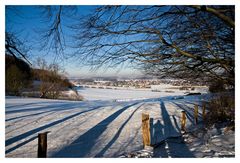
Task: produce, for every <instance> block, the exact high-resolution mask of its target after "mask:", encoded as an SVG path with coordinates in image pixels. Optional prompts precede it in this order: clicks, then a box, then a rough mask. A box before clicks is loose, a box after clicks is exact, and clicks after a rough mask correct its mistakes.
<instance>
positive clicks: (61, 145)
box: [5, 90, 207, 157]
mask: <svg viewBox="0 0 240 163" xmlns="http://www.w3.org/2000/svg"><path fill="white" fill-rule="evenodd" d="M89 91H90V93H89V94H91V91H93V90H89ZM106 91H107V92H106V93H108V94H105V95H106V98H105V99H104V100H100V99H98V100H93V99H92V100H89V101H61V100H47V99H37V98H19V97H6V119H5V122H6V123H5V125H6V126H5V137H6V141H5V144H6V149H5V152H6V157H37V135H38V133H42V132H46V131H50V133H49V134H48V157H119V156H122V155H124V154H126V153H131V152H133V151H139V150H142V149H143V143H142V135H141V134H142V130H141V116H142V113H149V114H150V117H151V118H153V123H152V129H151V133H152V135H153V136H154V139H152V143H158V142H161V141H163V140H165V139H166V138H169V137H176V136H179V135H180V117H181V111H182V110H185V111H186V112H187V128H189V129H190V128H193V105H194V103H196V104H198V103H199V101H201V100H204V98H206V97H207V96H205V95H203V96H185V97H183V96H176V95H178V94H177V93H175V94H171V95H174V96H166V94H162V96H161V95H159V96H155V95H154V96H152V97H154V98H150V97H151V95H150V96H149V95H148V94H147V93H146V92H145V93H144V92H142V93H140V94H141V96H138V95H137V94H138V93H136V92H138V91H136V92H135V96H134V95H131V96H132V97H133V98H132V99H131V98H130V99H129V97H130V96H129V94H128V91H126V92H125V95H124V93H123V94H122V95H121V96H120V94H121V93H119V94H118V95H119V96H117V94H113V92H111V91H113V90H106ZM94 93H96V92H92V94H94ZM101 93H102V92H101ZM111 93H112V94H111ZM160 93H161V92H160ZM144 95H145V96H144ZM164 95H165V96H164ZM89 96H90V95H89ZM109 97H114V98H115V100H112V99H113V98H109ZM116 97H118V99H117V98H116ZM123 97H125V98H123ZM140 97H141V98H140ZM179 97H181V98H179ZM106 99H108V100H106ZM109 99H110V100H109ZM199 109H200V110H199V112H200V114H201V107H200V108H199ZM200 114H199V115H200ZM200 120H201V119H200ZM184 149H185V150H186V151H188V152H189V153H190V154H191V155H190V156H192V157H195V156H198V155H196V154H195V153H194V151H193V152H192V151H190V150H189V149H190V147H188V146H187V145H184Z"/></svg>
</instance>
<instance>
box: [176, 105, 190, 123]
mask: <svg viewBox="0 0 240 163" xmlns="http://www.w3.org/2000/svg"><path fill="white" fill-rule="evenodd" d="M172 103H173V104H174V105H176V106H177V107H178V108H180V109H182V110H183V111H185V113H186V116H187V118H188V120H189V121H190V122H191V123H192V124H194V115H193V114H194V113H193V108H191V107H189V106H187V105H185V104H178V103H176V102H172Z"/></svg>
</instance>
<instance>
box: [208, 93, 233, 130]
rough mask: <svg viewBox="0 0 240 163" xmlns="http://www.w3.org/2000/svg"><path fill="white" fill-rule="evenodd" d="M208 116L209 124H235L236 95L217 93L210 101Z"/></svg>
mask: <svg viewBox="0 0 240 163" xmlns="http://www.w3.org/2000/svg"><path fill="white" fill-rule="evenodd" d="M207 109H208V111H209V112H208V113H207V116H206V120H207V124H208V126H210V125H212V124H215V123H219V122H227V123H229V124H230V125H233V126H234V122H235V98H234V95H229V94H228V95H216V96H215V97H213V98H212V99H211V100H210V101H209V103H208V107H207Z"/></svg>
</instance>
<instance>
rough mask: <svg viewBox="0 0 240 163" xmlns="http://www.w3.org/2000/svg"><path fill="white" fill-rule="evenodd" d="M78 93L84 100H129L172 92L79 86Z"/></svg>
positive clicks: (157, 96) (168, 94) (181, 93)
mask: <svg viewBox="0 0 240 163" xmlns="http://www.w3.org/2000/svg"><path fill="white" fill-rule="evenodd" d="M77 91H78V94H80V95H82V96H83V97H84V99H85V100H91V101H92V100H118V101H130V100H142V99H149V98H159V97H165V96H171V95H173V93H169V92H152V91H151V90H150V89H149V90H138V89H134V90H133V89H130V90H127V89H125V90H124V89H117V90H115V89H98V88H79V89H77ZM174 95H184V92H183V91H177V92H175V93H174Z"/></svg>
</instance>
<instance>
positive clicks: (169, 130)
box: [153, 101, 194, 157]
mask: <svg viewBox="0 0 240 163" xmlns="http://www.w3.org/2000/svg"><path fill="white" fill-rule="evenodd" d="M160 107H161V112H162V118H163V123H164V125H162V124H161V123H160V121H158V122H157V124H156V125H155V126H154V127H155V130H157V131H160V132H159V134H163V135H162V136H163V138H164V139H162V140H161V139H160V140H161V141H162V142H163V143H162V144H160V145H159V146H157V147H155V148H154V151H153V155H154V157H194V155H193V154H192V152H191V151H190V150H189V148H188V147H187V146H186V144H185V143H184V142H183V141H180V143H179V144H177V143H172V142H171V139H174V138H175V137H176V138H177V139H180V140H182V137H181V134H180V133H179V132H180V131H176V129H175V128H174V126H173V124H172V122H171V119H170V116H169V114H168V111H167V109H166V107H165V105H164V102H163V101H161V103H160ZM156 128H159V129H156ZM162 129H163V130H162ZM177 129H178V130H179V128H178V127H177ZM160 136H161V135H160ZM166 146H167V148H166ZM177 148H178V149H177Z"/></svg>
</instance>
